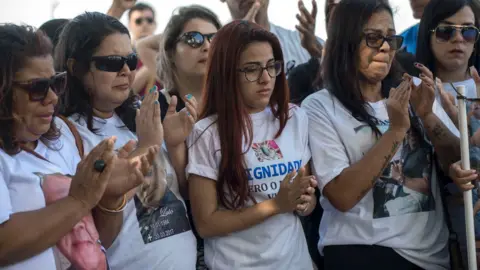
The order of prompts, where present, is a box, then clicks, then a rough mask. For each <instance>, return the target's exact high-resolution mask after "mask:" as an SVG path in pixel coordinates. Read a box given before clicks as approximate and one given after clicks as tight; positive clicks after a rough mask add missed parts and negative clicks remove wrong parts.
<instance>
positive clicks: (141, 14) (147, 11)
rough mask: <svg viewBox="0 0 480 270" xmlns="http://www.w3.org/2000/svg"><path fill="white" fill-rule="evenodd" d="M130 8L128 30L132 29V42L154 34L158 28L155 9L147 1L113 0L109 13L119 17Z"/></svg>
mask: <svg viewBox="0 0 480 270" xmlns="http://www.w3.org/2000/svg"><path fill="white" fill-rule="evenodd" d="M127 10H128V30H130V34H131V38H132V43H133V44H134V46H135V43H136V41H138V40H139V39H141V38H144V37H148V36H151V35H153V33H154V32H155V30H156V29H157V22H156V20H155V10H154V9H153V7H152V6H150V5H148V4H145V3H137V1H136V0H113V2H112V5H111V6H110V8H109V9H108V12H107V15H110V16H112V17H115V18H117V19H118V20H120V18H121V17H122V16H123V14H124V13H125V12H126V11H127Z"/></svg>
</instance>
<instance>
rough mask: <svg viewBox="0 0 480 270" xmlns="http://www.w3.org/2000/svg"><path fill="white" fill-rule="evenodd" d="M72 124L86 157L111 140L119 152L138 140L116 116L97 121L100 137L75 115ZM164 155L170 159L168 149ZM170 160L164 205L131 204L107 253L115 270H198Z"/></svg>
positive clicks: (94, 124)
mask: <svg viewBox="0 0 480 270" xmlns="http://www.w3.org/2000/svg"><path fill="white" fill-rule="evenodd" d="M70 120H71V121H72V122H73V123H74V124H75V125H76V126H77V128H78V131H79V133H80V135H81V136H82V138H83V142H84V148H85V153H88V152H89V151H90V150H92V148H93V147H95V146H96V145H97V144H98V143H100V142H101V141H102V140H103V139H106V138H109V137H111V136H116V137H117V141H116V143H115V149H118V148H120V147H122V146H123V145H125V144H126V143H127V142H128V141H129V140H132V139H133V140H137V136H136V135H135V134H134V133H132V132H131V131H130V130H129V129H128V128H127V127H125V125H124V123H123V121H122V120H121V119H120V117H118V116H117V115H116V114H115V115H114V116H113V117H111V118H109V119H99V118H94V123H93V127H94V128H95V129H98V131H97V134H94V133H92V132H91V131H90V130H88V128H87V125H86V123H85V120H84V119H83V118H79V117H78V116H77V115H74V116H71V117H70ZM161 153H162V154H163V155H165V156H167V152H166V150H165V149H164V148H162V152H161ZM166 160H167V168H166V171H167V183H168V188H167V191H166V193H165V195H164V197H163V199H162V200H161V202H160V204H161V205H160V206H159V207H157V208H148V207H144V205H143V204H142V203H141V202H140V200H139V199H138V197H137V196H136V195H135V197H134V198H133V199H132V200H130V201H129V202H128V203H127V206H126V208H125V210H124V219H123V226H122V229H121V231H120V233H119V235H118V236H117V238H116V239H115V241H114V242H113V244H112V246H111V247H110V248H109V249H108V250H107V256H108V262H109V264H110V267H111V268H112V269H172V270H174V269H175V270H189V269H195V264H196V260H197V240H196V238H195V236H194V235H193V232H192V230H191V228H190V223H189V220H188V216H187V212H186V208H185V203H184V201H183V198H182V196H181V195H180V192H179V187H178V182H177V178H176V175H175V171H174V169H173V167H172V166H171V164H170V163H169V162H168V158H166Z"/></svg>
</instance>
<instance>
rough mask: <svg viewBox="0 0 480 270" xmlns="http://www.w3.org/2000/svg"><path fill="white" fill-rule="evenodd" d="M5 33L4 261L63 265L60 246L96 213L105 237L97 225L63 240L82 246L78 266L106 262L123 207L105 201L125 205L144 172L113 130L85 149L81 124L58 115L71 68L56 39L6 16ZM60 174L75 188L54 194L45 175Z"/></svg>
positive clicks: (0, 179)
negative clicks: (58, 59)
mask: <svg viewBox="0 0 480 270" xmlns="http://www.w3.org/2000/svg"><path fill="white" fill-rule="evenodd" d="M0 36H1V38H0V80H1V81H2V85H1V86H0V103H1V104H0V108H1V110H0V126H1V127H2V128H1V129H0V225H1V226H0V269H10V270H17V269H18V270H20V269H21V270H29V269H32V270H33V269H41V270H47V269H48V270H49V269H57V267H56V261H55V256H54V251H53V250H54V249H53V247H54V246H55V244H57V243H58V242H59V241H61V240H62V239H65V236H66V235H68V234H71V233H82V229H81V228H80V226H81V225H79V226H77V225H78V224H81V223H82V220H84V219H86V218H89V219H90V220H91V218H92V216H93V219H94V221H95V226H96V229H98V232H99V233H100V235H99V237H98V233H97V231H96V229H95V226H91V227H90V232H92V235H93V236H92V237H91V238H88V239H87V238H84V239H83V244H82V245H79V246H75V247H74V246H72V245H73V243H71V242H63V247H64V248H65V249H66V250H70V249H71V250H73V249H75V250H76V251H77V253H76V254H75V258H76V259H77V260H76V261H73V260H72V261H71V263H72V267H73V268H75V269H106V265H107V264H106V262H105V255H103V254H102V250H103V249H102V247H101V245H102V244H103V245H104V246H109V245H110V244H111V242H112V241H113V239H115V237H116V235H117V233H118V228H119V227H120V226H121V224H122V213H121V211H119V212H118V213H115V214H112V213H107V212H105V211H103V210H102V209H106V208H113V207H118V205H116V203H117V202H118V201H120V202H122V201H123V198H125V197H124V194H125V193H126V192H127V191H128V190H130V189H132V188H134V187H135V186H136V185H138V184H140V183H142V182H143V180H144V179H143V176H142V174H141V173H140V171H139V170H138V169H136V168H135V164H133V163H131V162H129V161H128V160H126V159H125V158H117V156H116V155H115V154H114V153H113V143H114V140H113V139H111V138H109V139H107V140H104V141H103V142H101V143H100V144H99V145H98V146H97V147H95V148H94V149H93V150H92V151H91V152H90V154H89V155H87V156H86V157H83V156H82V152H83V149H82V148H79V146H80V145H81V139H80V137H79V136H77V135H76V134H77V133H75V129H74V128H71V127H70V126H69V125H68V124H67V123H68V122H66V121H63V120H61V119H60V118H58V117H56V111H57V104H58V96H57V94H59V93H60V92H62V91H63V89H64V85H65V74H64V73H61V74H57V75H55V71H54V66H53V58H52V55H51V53H52V44H51V42H50V40H49V39H48V37H47V36H46V35H44V34H43V32H42V31H35V30H33V28H31V27H27V26H16V25H12V24H6V25H2V26H0ZM154 154H155V152H152V153H151V155H150V162H151V161H152V160H153V156H154ZM82 158H83V160H82V161H81V159H82ZM142 162H143V161H142ZM147 163H148V162H147ZM146 165H147V166H149V165H148V164H146ZM147 171H148V168H147ZM147 171H144V173H147ZM57 174H61V175H62V176H59V177H66V176H68V179H67V180H66V182H65V184H66V185H67V187H66V188H67V190H68V192H67V196H64V195H65V194H62V195H61V196H57V197H56V201H54V202H53V201H48V202H46V199H45V198H46V197H48V196H47V195H48V194H46V190H45V189H42V187H43V188H44V187H45V185H44V184H45V182H44V180H45V179H46V178H45V177H43V176H51V175H57ZM72 175H74V176H73V177H71V176H72ZM70 177H71V179H70ZM47 178H49V177H47ZM112 203H113V204H112ZM90 214H91V215H90ZM91 225H93V224H91ZM83 232H85V230H83ZM64 255H65V256H68V254H65V253H64ZM58 269H65V268H58Z"/></svg>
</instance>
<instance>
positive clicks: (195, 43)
mask: <svg viewBox="0 0 480 270" xmlns="http://www.w3.org/2000/svg"><path fill="white" fill-rule="evenodd" d="M214 36H215V33H211V34H202V33H200V32H197V31H191V32H186V33H184V34H183V35H181V36H180V37H179V38H178V41H183V42H185V44H187V45H188V46H190V47H192V48H199V47H201V46H202V45H203V43H205V40H208V42H212V39H213V37H214Z"/></svg>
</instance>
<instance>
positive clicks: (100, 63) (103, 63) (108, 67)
mask: <svg viewBox="0 0 480 270" xmlns="http://www.w3.org/2000/svg"><path fill="white" fill-rule="evenodd" d="M92 61H93V62H94V63H95V67H96V68H97V69H98V70H101V71H106V72H120V70H122V68H123V66H124V65H125V64H127V66H128V68H129V69H130V70H131V71H133V70H135V69H137V63H138V57H137V55H136V54H135V53H132V54H129V55H128V56H127V57H124V56H119V55H108V56H93V57H92Z"/></svg>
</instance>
